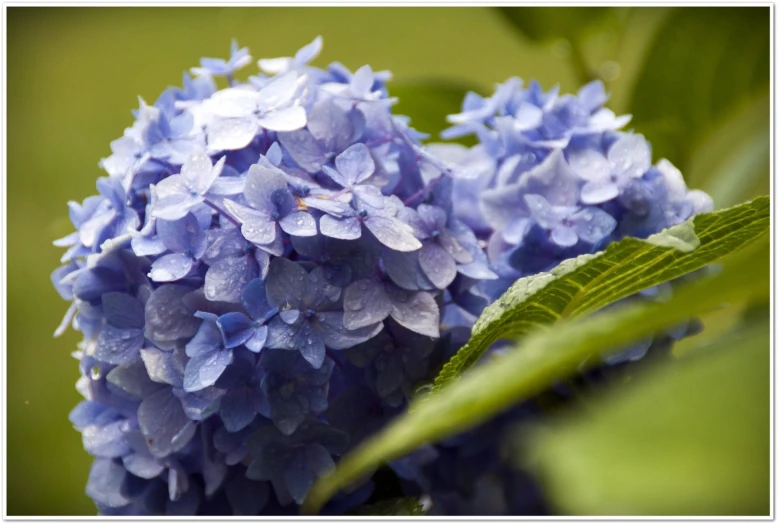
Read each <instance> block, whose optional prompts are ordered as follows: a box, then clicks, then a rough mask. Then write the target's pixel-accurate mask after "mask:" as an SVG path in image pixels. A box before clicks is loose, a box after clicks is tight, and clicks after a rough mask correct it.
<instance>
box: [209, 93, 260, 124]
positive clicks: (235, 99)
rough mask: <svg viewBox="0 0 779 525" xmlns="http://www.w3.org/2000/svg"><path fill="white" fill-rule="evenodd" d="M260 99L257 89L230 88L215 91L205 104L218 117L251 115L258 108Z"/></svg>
mask: <svg viewBox="0 0 779 525" xmlns="http://www.w3.org/2000/svg"><path fill="white" fill-rule="evenodd" d="M258 99H259V94H258V93H257V92H256V91H251V90H248V89H239V88H228V89H223V90H221V91H217V92H216V93H214V94H213V95H212V96H211V98H210V99H208V100H207V101H206V102H205V105H206V107H207V109H208V110H209V111H210V112H211V113H213V114H214V115H216V116H218V117H224V118H237V117H249V116H251V115H252V114H253V113H254V111H255V110H256V109H257V101H258Z"/></svg>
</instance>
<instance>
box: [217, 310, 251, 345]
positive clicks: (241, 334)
mask: <svg viewBox="0 0 779 525" xmlns="http://www.w3.org/2000/svg"><path fill="white" fill-rule="evenodd" d="M253 323H254V322H253V321H252V320H251V319H249V318H248V317H246V316H245V315H243V314H242V313H240V312H229V313H226V314H224V315H222V316H220V317H219V320H218V321H217V325H218V326H219V329H220V330H221V331H222V337H223V338H224V344H225V348H235V347H236V346H240V345H242V344H244V343H245V342H246V341H247V340H248V339H249V338H250V337H252V335H254V327H253Z"/></svg>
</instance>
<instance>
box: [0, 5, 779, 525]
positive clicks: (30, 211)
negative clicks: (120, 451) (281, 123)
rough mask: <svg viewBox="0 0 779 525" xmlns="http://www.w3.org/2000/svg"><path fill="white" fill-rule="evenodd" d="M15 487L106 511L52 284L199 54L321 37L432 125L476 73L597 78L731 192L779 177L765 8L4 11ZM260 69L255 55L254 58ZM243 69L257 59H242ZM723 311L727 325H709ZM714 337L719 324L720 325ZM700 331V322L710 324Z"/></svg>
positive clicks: (690, 175) (708, 181)
mask: <svg viewBox="0 0 779 525" xmlns="http://www.w3.org/2000/svg"><path fill="white" fill-rule="evenodd" d="M6 15H7V28H8V33H7V34H8V41H7V57H8V61H7V64H8V69H7V73H8V74H7V78H8V90H7V94H8V99H7V106H6V107H7V108H8V114H7V129H8V137H7V140H8V142H7V151H8V164H7V169H8V185H7V187H8V200H7V201H8V216H7V219H8V245H7V253H8V266H7V268H8V275H7V282H8V314H7V315H8V317H7V327H8V333H7V348H8V361H7V362H8V370H7V376H6V377H7V379H8V383H7V392H6V403H7V416H8V419H7V421H8V425H7V432H8V440H7V446H8V448H7V454H6V457H7V458H8V464H7V469H8V470H7V480H8V485H7V487H6V490H7V501H8V507H7V509H6V511H7V514H9V515H73V514H87V515H90V514H94V512H95V509H94V506H93V505H92V503H91V502H90V501H89V499H88V498H87V497H86V496H85V495H84V485H85V482H86V479H87V473H88V470H89V465H90V459H89V457H88V456H87V454H86V453H85V452H83V450H82V446H81V438H80V435H79V434H78V433H77V432H75V431H74V430H73V429H72V428H71V426H70V423H69V422H68V419H67V415H68V412H69V411H70V410H71V408H72V407H73V406H75V405H76V403H78V401H79V395H78V394H77V393H76V391H75V389H74V384H75V381H76V379H77V376H78V372H77V366H76V362H75V360H73V359H72V358H71V357H70V352H71V351H73V350H74V349H75V345H76V343H77V341H78V334H76V333H74V332H73V331H69V332H68V333H67V334H66V335H64V336H63V337H62V338H60V339H57V340H54V339H52V338H51V334H52V332H53V330H54V328H55V327H56V326H57V324H58V323H59V321H60V319H61V317H62V315H63V314H64V312H65V310H66V308H67V304H66V303H64V302H63V301H62V300H61V299H60V298H59V296H58V295H57V294H56V292H55V291H54V289H53V288H52V286H51V283H50V281H49V274H50V272H51V271H52V270H53V269H54V268H55V267H56V266H57V265H58V260H59V257H60V252H61V250H59V249H57V248H55V247H53V246H52V245H51V240H52V239H55V238H58V237H61V236H63V235H65V234H67V233H69V232H70V231H71V226H70V224H69V222H68V217H67V207H66V202H67V201H68V200H78V201H81V200H82V199H83V198H84V197H86V196H88V195H91V194H94V193H96V192H95V180H96V179H97V177H99V176H100V175H101V171H100V169H99V168H98V166H97V162H98V160H99V159H100V158H101V157H105V156H107V155H108V154H110V149H109V143H110V141H111V140H113V139H115V138H117V137H119V136H121V134H122V131H123V129H124V128H125V127H127V126H129V125H130V124H131V122H132V117H131V113H130V111H131V110H132V109H133V108H136V107H137V98H136V97H137V96H138V95H140V96H141V97H143V98H144V99H145V100H146V101H147V102H149V103H151V102H153V101H154V100H155V99H156V97H157V95H158V94H159V93H160V92H161V91H162V90H163V89H164V88H165V87H166V86H168V85H178V84H179V83H180V82H181V73H182V72H183V71H185V70H187V69H188V68H190V67H192V66H195V65H197V64H198V60H199V58H200V57H202V56H212V57H226V55H227V53H228V49H229V44H230V39H231V38H233V37H235V38H237V39H238V42H239V43H240V44H241V45H243V46H248V47H249V48H250V50H251V51H252V56H253V57H254V58H260V57H276V56H289V55H292V54H294V52H295V50H297V49H298V48H299V47H300V46H302V45H304V44H306V43H308V42H310V41H311V40H312V39H313V38H314V36H316V35H318V34H321V35H322V36H323V37H324V42H325V46H324V51H323V53H322V55H321V56H320V57H319V58H318V59H317V61H316V62H315V64H316V65H320V66H324V65H326V64H328V63H329V62H331V61H334V60H338V61H340V62H342V63H343V64H345V65H346V66H348V67H349V68H352V69H355V68H357V67H359V66H361V65H363V64H366V63H370V64H371V66H372V67H373V68H374V70H378V69H389V70H391V71H392V72H393V73H394V79H393V81H392V82H391V83H390V85H389V89H390V93H391V94H392V95H395V96H399V97H401V100H402V101H401V103H400V104H399V105H398V109H397V111H398V112H399V113H405V114H409V115H411V116H412V119H413V120H412V122H415V123H416V124H417V127H418V128H420V129H422V130H423V131H428V132H437V131H440V129H441V128H442V127H443V124H444V121H443V116H444V115H445V114H446V113H448V112H453V111H456V110H457V109H458V107H459V102H460V100H461V99H462V95H463V94H464V90H465V89H474V90H476V91H480V92H482V94H488V93H490V92H491V90H492V88H493V85H494V83H496V82H502V81H504V80H505V79H506V78H508V77H509V76H520V77H522V78H523V79H525V80H530V79H531V78H535V79H537V80H539V81H540V82H541V83H542V85H543V86H544V87H545V88H550V87H552V86H553V85H554V84H559V85H560V87H561V90H562V92H573V91H575V90H577V89H578V87H579V86H580V85H581V84H583V83H584V82H585V81H587V80H588V79H592V78H601V79H602V80H604V81H605V83H606V85H607V88H608V90H609V91H610V92H611V93H612V98H611V101H610V102H609V106H610V107H611V108H612V109H613V110H615V111H616V112H617V113H631V114H633V115H634V119H633V121H632V123H631V124H630V127H634V128H635V129H636V130H638V131H639V132H642V133H644V134H645V135H646V136H647V138H648V139H649V140H650V141H651V142H652V144H653V148H654V157H655V159H659V158H661V157H666V158H668V159H670V160H671V161H672V162H674V163H675V164H676V165H677V166H678V167H679V168H680V169H682V171H683V173H685V176H686V177H687V180H688V183H689V185H690V186H692V187H699V188H702V189H705V190H707V191H709V192H710V193H711V194H712V195H713V196H714V198H715V202H716V204H717V206H718V207H723V206H727V205H730V204H734V203H736V202H740V201H742V200H745V199H747V198H749V197H751V196H754V195H757V194H761V193H768V188H769V148H770V144H769V125H770V117H769V56H770V55H769V53H770V41H769V40H770V35H769V15H770V13H769V8H768V7H761V8H755V7H753V8H724V7H716V8H709V7H706V8H703V7H701V8H669V7H651V8H640V7H609V8H562V7H561V8H553V7H546V8H511V9H498V8H487V7H484V8H481V7H480V8H475V7H474V8H450V7H436V8H399V7H396V8H391V7H390V8H384V7H382V8H379V7H363V8H302V7H301V8H269V7H261V8H260V7H254V8H112V7H109V8H31V7H24V8H21V7H14V8H8V9H7V11H6ZM249 69H251V70H252V72H254V71H256V69H255V68H254V67H253V66H252V67H250V68H247V71H248V70H249ZM247 74H248V73H247ZM714 324H715V325H716V324H718V323H714ZM709 334H710V335H709V336H707V337H713V336H712V335H711V334H716V329H715V330H713V331H712V330H709ZM698 337H704V336H698Z"/></svg>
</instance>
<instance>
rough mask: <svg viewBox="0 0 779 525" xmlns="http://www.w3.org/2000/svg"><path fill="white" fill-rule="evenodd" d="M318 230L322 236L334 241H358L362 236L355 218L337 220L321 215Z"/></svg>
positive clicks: (358, 222)
mask: <svg viewBox="0 0 779 525" xmlns="http://www.w3.org/2000/svg"><path fill="white" fill-rule="evenodd" d="M319 230H320V231H321V232H322V235H326V236H327V237H333V238H334V239H344V240H352V239H359V238H360V236H361V235H362V226H361V225H360V220H359V219H358V218H357V217H355V216H347V217H341V218H337V217H333V216H332V215H323V216H322V217H321V218H320V219H319Z"/></svg>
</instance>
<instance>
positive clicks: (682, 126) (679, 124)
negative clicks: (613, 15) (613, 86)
mask: <svg viewBox="0 0 779 525" xmlns="http://www.w3.org/2000/svg"><path fill="white" fill-rule="evenodd" d="M770 48H771V45H770V9H769V7H767V6H766V7H715V8H709V7H706V8H701V7H681V8H677V9H675V10H673V11H672V12H671V14H670V16H669V17H668V18H666V19H665V21H664V22H663V24H662V27H661V29H660V30H659V32H658V33H657V35H656V37H655V39H654V45H653V46H652V49H651V51H650V52H649V54H648V55H647V59H646V61H645V62H644V67H643V69H642V72H641V74H640V75H639V77H638V80H637V82H636V83H635V91H634V93H633V98H632V101H631V104H630V111H629V112H630V113H632V114H633V122H632V126H635V129H637V130H640V131H641V133H644V134H645V135H646V137H647V139H648V140H649V141H650V142H651V143H652V147H653V150H654V154H655V157H658V158H659V157H665V158H667V159H669V160H670V161H671V162H673V163H674V164H675V165H676V166H679V167H680V168H681V169H682V171H683V172H686V170H687V163H688V160H689V158H690V154H691V153H692V151H693V148H694V146H695V145H696V144H697V143H698V141H699V140H700V138H701V135H702V134H703V133H705V132H706V131H707V130H709V129H710V128H711V127H712V126H713V125H715V124H716V123H717V122H719V121H720V119H721V118H723V117H724V116H725V115H727V114H729V113H730V112H731V111H732V110H734V108H737V107H739V106H740V105H741V104H743V103H745V102H747V101H750V100H754V98H756V97H760V96H762V95H763V94H764V93H765V92H766V91H767V90H768V86H769V72H770ZM763 119H764V123H765V125H766V126H767V125H768V121H769V120H768V119H769V114H768V112H766V113H765V114H764V115H763Z"/></svg>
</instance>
